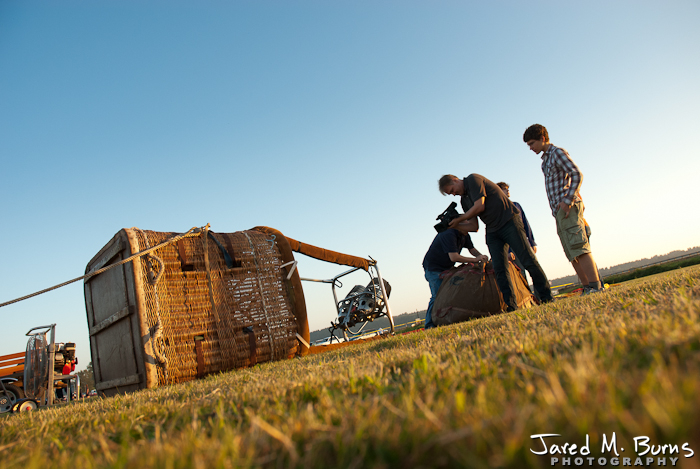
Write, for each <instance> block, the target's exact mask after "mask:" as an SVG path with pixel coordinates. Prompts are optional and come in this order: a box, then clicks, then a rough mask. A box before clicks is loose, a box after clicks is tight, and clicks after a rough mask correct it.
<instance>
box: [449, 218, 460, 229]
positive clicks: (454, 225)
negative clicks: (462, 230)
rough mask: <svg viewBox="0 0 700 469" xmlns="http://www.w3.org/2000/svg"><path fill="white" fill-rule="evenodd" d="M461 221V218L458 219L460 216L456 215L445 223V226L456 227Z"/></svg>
mask: <svg viewBox="0 0 700 469" xmlns="http://www.w3.org/2000/svg"><path fill="white" fill-rule="evenodd" d="M461 221H462V220H461V219H460V217H457V218H455V219H454V220H452V221H451V222H450V224H449V225H447V226H448V227H449V228H457V225H459V224H460V222H461Z"/></svg>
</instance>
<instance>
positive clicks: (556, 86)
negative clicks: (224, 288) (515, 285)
mask: <svg viewBox="0 0 700 469" xmlns="http://www.w3.org/2000/svg"><path fill="white" fill-rule="evenodd" d="M699 20H700V4H698V3H697V2H695V1H671V2H665V3H663V4H661V3H659V2H648V1H616V2H607V1H590V2H560V1H533V2H513V1H499V2H468V1H463V2H455V1H444V2H426V1H422V2H418V1H401V2H399V1H386V2H378V1H372V2H368V1H367V2H363V1H352V2H350V1H335V2H321V1H297V2H294V1H284V2H282V1H256V2H252V1H236V2H224V1H198V2H171V1H169V2H165V1H139V2H136V1H120V2H109V1H104V2H88V1H65V2H37V1H11V0H4V1H2V2H0V155H1V157H2V162H3V172H2V175H3V178H2V184H0V194H1V195H2V200H3V203H2V208H1V210H2V212H1V213H2V220H3V221H4V229H3V230H2V231H1V232H0V246H2V248H0V256H1V259H2V266H3V269H1V270H0V301H7V300H10V299H14V298H16V297H20V296H23V295H25V294H28V293H31V292H34V291H36V290H40V289H42V288H46V287H48V286H51V285H54V284H58V283H60V282H62V281H65V280H68V279H71V278H74V277H77V276H79V275H81V274H82V273H83V271H84V269H85V265H86V264H87V262H88V261H89V260H90V259H91V258H92V256H93V255H94V254H96V253H97V251H99V249H100V248H101V247H102V246H103V245H104V244H105V243H107V242H108V241H109V240H110V239H111V238H112V236H113V235H114V234H115V233H116V232H117V231H119V230H120V229H121V228H124V227H132V226H137V227H139V228H142V229H150V230H157V231H180V232H181V231H186V230H187V229H189V228H191V227H192V226H203V225H205V224H206V223H211V226H212V229H213V230H214V231H219V232H233V231H240V230H244V229H248V228H251V227H253V226H256V225H268V226H271V227H274V228H276V229H279V230H280V231H282V232H283V233H284V234H286V235H288V236H290V237H292V238H295V239H298V240H300V241H304V242H308V243H311V244H316V245H319V246H322V247H326V248H329V249H334V250H337V251H341V252H347V253H349V254H354V255H359V256H368V255H371V256H372V257H373V258H375V259H377V260H378V261H379V266H380V267H381V269H382V273H383V275H384V277H385V278H386V279H387V280H388V281H389V282H390V283H391V284H392V286H393V290H392V297H391V301H392V307H393V309H394V313H395V314H398V313H403V312H407V311H415V310H422V309H425V307H426V305H427V301H428V298H429V290H428V285H427V282H426V281H425V280H424V278H423V271H422V268H421V261H422V258H423V255H424V254H425V251H426V250H427V248H428V246H429V245H430V242H431V240H432V238H433V237H434V234H435V232H434V230H433V228H432V225H433V224H434V218H435V216H436V215H437V214H438V213H440V212H441V211H442V210H444V208H445V207H446V206H447V205H448V204H449V203H450V202H451V201H452V198H449V197H443V196H442V195H440V194H439V192H438V191H437V179H438V178H439V177H440V176H441V175H443V174H445V173H453V174H456V175H458V176H466V175H468V174H470V173H479V174H482V175H484V176H486V177H488V178H489V179H491V180H493V181H494V182H497V181H501V180H503V181H506V182H508V183H509V184H510V186H511V195H512V197H513V200H516V201H518V202H520V203H521V204H522V206H523V207H524V209H525V211H526V213H527V216H528V218H529V220H530V223H531V225H532V227H533V230H534V233H535V238H536V240H537V242H538V244H539V251H538V257H539V259H540V263H541V264H542V266H543V268H544V270H545V272H546V274H547V276H548V277H549V278H550V279H554V278H557V277H561V276H564V275H569V274H572V273H573V270H572V268H571V266H570V265H569V264H568V263H567V261H566V258H565V256H564V254H563V252H562V250H561V246H560V244H559V241H558V238H557V236H556V230H555V227H554V219H553V217H552V216H551V212H550V211H549V208H548V204H547V198H546V194H545V190H544V184H543V176H542V174H541V170H540V159H539V156H537V155H535V154H533V153H532V152H530V151H529V150H528V149H527V146H526V145H525V144H524V143H523V142H522V133H523V131H524V130H525V128H526V127H527V126H528V125H530V124H533V123H541V124H544V125H545V126H547V128H548V129H549V133H550V136H551V139H552V142H553V143H554V144H556V145H559V146H562V147H564V148H566V149H567V150H568V151H569V153H570V154H571V156H572V158H573V159H574V160H575V161H576V163H577V164H578V165H579V167H580V168H581V170H582V171H583V174H584V182H583V186H582V190H581V193H582V195H583V197H584V200H585V202H586V207H587V211H586V218H587V219H588V221H589V222H590V224H591V225H592V228H593V233H594V235H593V238H592V247H593V253H594V256H595V258H596V260H597V261H598V264H599V266H600V267H606V266H611V265H615V264H619V263H622V262H627V261H632V260H636V259H639V258H643V257H651V256H653V255H656V254H663V253H666V252H668V251H671V250H674V249H686V248H688V247H691V246H696V245H699V244H700V242H698V241H699V240H698V235H697V234H698V232H699V231H700V221H699V220H700V218H699V217H698V216H697V213H698V209H697V208H696V207H695V205H694V202H693V201H694V200H696V190H695V187H696V184H695V183H696V179H697V174H698V173H700V163H699V161H700V158H699V157H700V150H699V145H698V142H697V136H698V130H699V129H700V113H699V112H698V109H700V88H699V87H698V83H700V54H699V53H698V44H700V30H699V29H698V28H697V24H698V21H699ZM473 239H474V241H475V244H476V247H477V248H478V249H480V250H481V251H482V252H484V253H486V252H487V248H486V246H485V243H484V230H483V228H482V230H481V231H480V232H479V233H477V234H476V235H475V236H473ZM299 258H300V259H299V260H300V267H299V268H300V272H301V274H302V275H303V276H305V277H317V278H319V277H323V278H328V277H330V276H332V275H334V274H335V273H339V272H341V271H342V270H343V268H342V267H337V266H332V265H326V264H323V263H320V262H316V261H311V260H308V259H304V258H303V256H299ZM365 282H366V280H365V278H363V277H359V278H358V279H357V282H352V281H350V280H349V281H348V283H352V284H354V283H365ZM350 286H352V285H350ZM305 291H306V297H307V303H308V305H309V319H310V326H311V328H312V330H313V329H318V328H320V327H325V326H327V325H328V323H329V322H330V321H331V320H332V319H334V317H335V309H334V306H333V300H332V295H331V292H330V288H329V287H327V286H325V285H310V284H306V285H305ZM0 318H1V319H2V320H3V324H4V328H5V329H6V331H5V334H4V336H3V343H4V345H3V347H2V349H0V354H3V353H12V352H15V351H19V350H23V349H24V347H25V337H24V333H25V332H26V331H27V330H28V329H30V328H31V327H34V326H37V325H43V324H47V323H51V322H56V323H57V324H58V326H57V330H58V340H60V341H69V340H71V341H75V342H77V344H78V351H79V353H78V354H79V357H80V359H81V365H85V364H87V362H88V361H89V360H90V358H89V357H90V355H89V342H88V339H87V337H88V334H87V321H86V317H85V306H84V299H83V292H82V283H76V284H73V285H71V286H69V287H65V288H63V289H61V290H57V291H54V292H51V293H47V294H45V295H42V296H39V297H36V298H33V299H30V300H27V301H24V302H21V303H17V304H14V305H11V306H7V307H4V308H2V309H0ZM81 367H82V366H81Z"/></svg>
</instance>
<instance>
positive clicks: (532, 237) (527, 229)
mask: <svg viewBox="0 0 700 469" xmlns="http://www.w3.org/2000/svg"><path fill="white" fill-rule="evenodd" d="M519 208H520V216H521V217H522V219H523V227H524V228H525V236H527V240H528V242H529V243H530V246H532V249H533V250H534V251H535V252H537V248H535V246H537V243H535V234H534V233H533V232H532V228H530V223H529V222H528V221H527V217H526V216H525V210H523V208H522V207H519Z"/></svg>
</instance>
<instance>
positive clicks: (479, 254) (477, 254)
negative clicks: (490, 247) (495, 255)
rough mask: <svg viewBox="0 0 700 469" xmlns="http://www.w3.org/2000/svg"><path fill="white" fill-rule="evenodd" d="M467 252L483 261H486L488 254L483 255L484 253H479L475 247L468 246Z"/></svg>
mask: <svg viewBox="0 0 700 469" xmlns="http://www.w3.org/2000/svg"><path fill="white" fill-rule="evenodd" d="M469 252H470V253H471V255H472V256H474V257H475V258H476V260H477V261H484V262H488V260H489V256H485V255H484V254H481V253H480V252H479V251H478V250H477V249H476V248H469Z"/></svg>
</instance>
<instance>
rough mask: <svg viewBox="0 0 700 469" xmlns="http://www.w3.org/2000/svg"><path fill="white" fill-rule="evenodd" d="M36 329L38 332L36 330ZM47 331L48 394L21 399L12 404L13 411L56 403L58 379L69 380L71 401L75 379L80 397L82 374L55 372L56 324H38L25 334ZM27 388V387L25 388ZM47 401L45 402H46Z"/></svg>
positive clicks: (68, 396) (33, 334) (69, 400)
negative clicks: (55, 387)
mask: <svg viewBox="0 0 700 469" xmlns="http://www.w3.org/2000/svg"><path fill="white" fill-rule="evenodd" d="M34 331H36V332H34ZM47 332H50V336H49V347H48V348H49V358H48V361H49V363H48V374H49V376H48V383H47V385H46V390H45V393H46V396H45V397H44V396H41V397H40V398H39V400H38V401H37V400H36V399H31V398H29V399H21V400H19V401H17V402H16V403H15V404H14V405H13V406H12V412H20V411H27V410H34V409H35V408H37V407H39V406H41V405H46V406H51V405H54V393H55V389H54V383H55V382H56V381H67V382H68V383H67V384H68V388H67V389H68V392H67V393H66V394H67V398H66V399H67V402H71V383H70V381H71V380H74V381H75V393H76V399H80V376H79V375H78V374H71V375H55V374H54V364H55V363H56V324H49V325H46V326H37V327H32V328H31V329H29V331H27V333H26V334H25V335H26V336H27V337H32V336H36V335H41V334H46V333H47ZM26 361H27V360H26V359H25V368H24V370H25V371H24V373H25V380H24V382H25V386H26V382H27V381H28V380H27V379H26V377H27V373H28V370H29V369H28V368H27V364H26ZM25 389H26V388H25ZM44 403H45V404H44Z"/></svg>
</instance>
